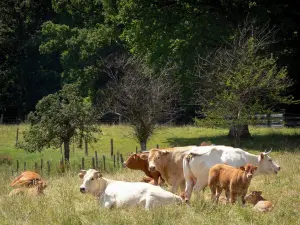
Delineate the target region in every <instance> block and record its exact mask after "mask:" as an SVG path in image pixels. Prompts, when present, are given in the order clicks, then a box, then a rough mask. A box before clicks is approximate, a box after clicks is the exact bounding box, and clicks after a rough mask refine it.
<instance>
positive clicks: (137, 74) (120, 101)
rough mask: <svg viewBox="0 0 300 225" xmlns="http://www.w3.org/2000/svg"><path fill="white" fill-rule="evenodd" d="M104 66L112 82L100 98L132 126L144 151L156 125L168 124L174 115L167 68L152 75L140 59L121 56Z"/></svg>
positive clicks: (174, 91) (174, 93)
mask: <svg viewBox="0 0 300 225" xmlns="http://www.w3.org/2000/svg"><path fill="white" fill-rule="evenodd" d="M106 65H107V70H106V71H107V73H109V74H110V76H111V77H112V81H111V82H109V84H108V85H107V90H106V91H105V94H104V96H106V99H107V100H108V102H109V106H110V109H111V110H116V111H117V112H118V113H120V114H121V116H122V118H123V120H124V121H126V122H128V123H129V124H130V125H131V126H132V128H133V130H134V136H135V138H136V139H137V140H138V142H139V143H140V146H141V150H142V151H145V150H146V146H147V141H148V140H149V138H150V137H151V135H152V134H153V132H154V131H155V129H156V125H157V123H158V122H161V121H163V120H165V121H169V120H170V119H171V115H172V114H173V113H174V108H175V107H174V106H175V105H174V104H175V102H176V98H177V93H178V89H177V88H176V85H175V84H174V82H172V81H171V79H169V77H170V73H171V69H170V68H166V69H165V70H163V71H162V72H160V73H159V74H155V73H153V71H151V70H150V69H149V68H148V67H147V66H145V64H144V63H143V62H142V61H141V60H139V59H136V58H132V57H125V56H123V57H119V58H118V59H117V60H115V61H113V63H107V64H106Z"/></svg>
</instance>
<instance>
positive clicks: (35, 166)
mask: <svg viewBox="0 0 300 225" xmlns="http://www.w3.org/2000/svg"><path fill="white" fill-rule="evenodd" d="M34 171H35V172H36V173H37V172H38V164H37V162H35V163H34Z"/></svg>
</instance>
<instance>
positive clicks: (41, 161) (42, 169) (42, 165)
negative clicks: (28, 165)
mask: <svg viewBox="0 0 300 225" xmlns="http://www.w3.org/2000/svg"><path fill="white" fill-rule="evenodd" d="M43 164H44V162H43V159H41V175H42V174H43V166H44V165H43Z"/></svg>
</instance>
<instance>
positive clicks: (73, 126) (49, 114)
mask: <svg viewBox="0 0 300 225" xmlns="http://www.w3.org/2000/svg"><path fill="white" fill-rule="evenodd" d="M95 118H96V117H95V114H94V110H93V109H92V107H91V103H90V102H89V101H87V100H86V99H84V98H83V97H81V96H80V92H79V91H78V87H77V85H75V84H69V85H65V86H64V87H63V88H62V90H60V91H58V92H57V93H55V94H50V95H48V96H46V97H44V98H43V99H41V100H40V101H39V102H38V104H37V105H36V111H35V112H34V113H32V112H31V113H30V115H29V116H28V119H29V120H30V122H31V127H30V129H29V130H28V131H27V132H25V134H24V140H25V143H24V145H23V146H22V147H24V148H25V149H26V150H27V151H29V152H32V151H41V150H42V149H43V148H44V147H49V146H54V147H59V146H60V145H61V144H63V145H64V157H65V160H66V161H69V157H70V143H71V141H73V140H75V141H77V142H78V144H79V145H81V144H82V141H83V140H85V141H87V142H90V141H93V140H95V139H94V138H93V135H92V133H93V132H98V131H99V130H98V128H97V127H96V124H95ZM72 137H75V138H74V139H72Z"/></svg>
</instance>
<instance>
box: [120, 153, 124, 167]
mask: <svg viewBox="0 0 300 225" xmlns="http://www.w3.org/2000/svg"><path fill="white" fill-rule="evenodd" d="M120 160H121V164H122V166H123V163H124V159H123V155H122V154H120Z"/></svg>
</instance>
